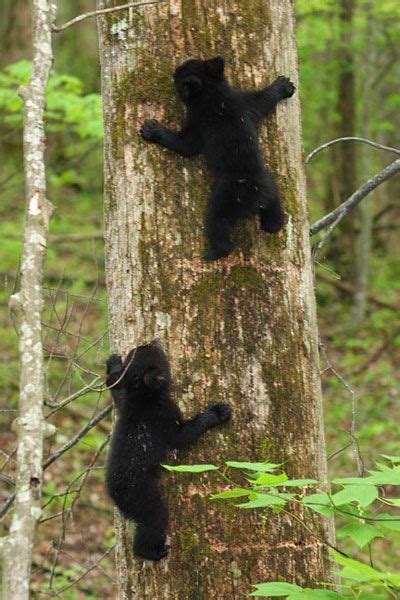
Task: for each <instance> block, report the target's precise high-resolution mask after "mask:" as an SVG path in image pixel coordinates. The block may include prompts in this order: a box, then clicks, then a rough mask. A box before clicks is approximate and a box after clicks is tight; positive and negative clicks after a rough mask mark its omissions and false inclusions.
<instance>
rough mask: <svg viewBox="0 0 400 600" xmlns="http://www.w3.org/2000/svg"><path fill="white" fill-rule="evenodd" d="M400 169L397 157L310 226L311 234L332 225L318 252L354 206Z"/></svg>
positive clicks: (399, 161)
mask: <svg viewBox="0 0 400 600" xmlns="http://www.w3.org/2000/svg"><path fill="white" fill-rule="evenodd" d="M399 171H400V159H397V160H395V161H394V162H392V163H391V164H390V165H389V166H387V167H386V168H385V169H383V170H382V171H380V172H379V173H377V174H376V175H374V176H373V177H371V179H369V180H368V181H367V182H366V183H364V185H362V186H361V187H360V188H359V189H358V190H356V191H355V192H354V194H352V195H351V196H350V198H348V199H347V200H345V202H343V203H342V204H341V205H340V206H338V207H337V208H335V210H333V211H332V212H330V213H329V214H327V215H325V216H324V217H322V219H319V221H317V222H316V223H314V224H313V225H312V226H311V228H310V236H313V235H315V234H316V233H318V232H319V231H321V229H324V228H325V227H327V226H328V225H330V226H331V227H330V228H329V230H328V232H327V234H326V235H325V237H324V238H323V240H321V242H319V243H318V244H317V246H318V252H319V251H320V250H321V248H322V246H323V245H324V244H325V242H326V241H327V239H328V238H329V237H330V235H331V234H332V231H333V230H334V228H335V227H337V225H338V224H339V223H340V221H341V220H342V219H343V218H344V217H345V216H346V215H347V214H348V213H349V212H350V211H351V210H353V208H355V207H356V206H357V205H358V204H359V203H360V202H361V200H362V199H363V198H365V196H367V195H368V194H370V193H371V192H372V191H373V190H374V189H375V188H377V187H378V186H379V185H381V184H382V183H383V182H384V181H386V180H387V179H390V177H393V175H396V173H398V172H399Z"/></svg>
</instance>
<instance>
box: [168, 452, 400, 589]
mask: <svg viewBox="0 0 400 600" xmlns="http://www.w3.org/2000/svg"><path fill="white" fill-rule="evenodd" d="M383 458H384V461H376V463H375V466H376V469H374V470H371V471H370V475H368V476H366V477H342V478H336V479H334V480H333V481H332V482H331V484H330V485H329V486H327V485H326V484H324V483H321V482H318V481H316V480H315V479H289V477H288V476H287V474H286V473H285V472H284V471H283V470H281V467H280V465H277V464H273V463H251V462H237V461H227V462H226V467H225V468H224V469H221V468H218V467H216V466H215V465H178V466H175V467H166V468H168V469H169V470H173V471H185V472H191V473H196V472H203V471H206V470H214V471H217V473H219V474H220V476H221V477H222V479H223V481H224V482H225V483H226V482H228V489H226V490H224V491H222V492H219V493H215V494H212V495H211V499H212V500H219V501H221V500H222V501H229V500H237V499H238V498H240V499H243V501H241V502H239V503H238V504H235V506H237V507H239V508H240V509H243V510H254V509H260V508H262V509H265V510H266V511H273V512H277V513H279V512H281V511H284V512H286V513H288V514H290V513H291V511H292V510H293V506H295V505H296V504H298V505H302V506H303V507H304V508H305V509H307V510H309V511H313V512H316V513H319V514H322V515H324V516H331V515H335V516H336V517H338V518H340V519H342V520H343V519H345V520H346V521H347V523H346V525H343V526H342V527H340V529H338V538H339V539H344V538H348V539H350V540H351V541H352V542H353V543H355V545H356V547H357V548H358V549H362V548H363V547H364V546H366V545H368V544H371V542H372V541H373V540H375V539H377V538H385V537H386V534H387V532H388V530H390V531H398V532H400V512H398V514H396V512H395V509H396V508H397V507H399V506H400V499H398V498H388V497H387V493H386V492H385V491H384V489H383V488H382V486H383V485H390V486H391V487H393V486H399V487H400V457H398V456H391V455H384V456H383ZM210 467H211V468H210ZM232 473H233V475H232ZM236 474H238V476H239V477H241V479H242V480H244V481H246V482H247V484H246V485H241V486H239V485H237V483H236V481H235V479H236ZM287 488H289V489H290V490H291V491H290V492H288V491H287ZM296 488H298V490H297V491H296ZM331 488H333V489H331ZM382 506H386V507H390V508H391V511H392V512H391V513H390V514H388V513H383V511H382ZM393 511H394V514H393ZM331 553H332V559H333V561H334V562H335V563H336V565H338V566H340V567H343V568H342V569H341V571H340V576H341V578H342V579H343V580H344V581H345V582H346V583H345V584H343V585H342V586H341V593H337V592H335V591H330V590H326V589H322V588H321V589H310V588H301V587H300V586H298V585H294V584H292V583H286V582H269V583H260V584H258V585H257V586H255V587H256V589H255V590H254V591H253V592H252V593H251V595H252V596H259V597H274V596H280V597H286V598H288V599H289V600H290V599H291V600H295V599H297V598H299V600H300V599H305V598H311V599H315V600H331V599H332V600H333V599H335V598H351V597H357V598H364V600H367V599H369V600H377V599H378V598H386V597H388V594H389V595H390V594H391V592H392V590H394V591H396V592H399V593H400V573H398V574H396V573H392V572H390V571H386V570H377V569H376V568H375V567H372V566H370V565H368V564H366V563H363V562H361V561H359V560H357V559H355V558H352V557H349V556H347V555H345V554H343V553H342V552H339V551H335V550H332V549H331ZM376 594H378V595H376Z"/></svg>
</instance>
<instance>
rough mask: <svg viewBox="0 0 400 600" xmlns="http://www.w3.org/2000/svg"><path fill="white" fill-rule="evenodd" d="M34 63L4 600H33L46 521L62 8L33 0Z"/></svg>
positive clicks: (27, 96) (17, 297) (26, 97)
mask: <svg viewBox="0 0 400 600" xmlns="http://www.w3.org/2000/svg"><path fill="white" fill-rule="evenodd" d="M31 9H32V29H33V32H32V37H33V62H32V71H31V75H30V78H29V84H28V86H27V87H25V88H22V89H21V90H20V95H21V96H22V98H23V101H24V170H25V194H26V213H25V225H24V243H23V252H22V261H21V289H20V291H19V292H18V293H16V294H13V295H12V296H11V298H10V309H11V311H12V312H13V313H14V318H15V320H16V322H17V323H18V325H19V353H20V383H19V401H18V418H17V419H16V420H15V421H14V423H13V429H14V430H15V431H16V433H17V472H16V478H15V502H14V511H13V517H12V521H11V526H10V531H9V533H8V535H7V536H6V537H5V538H4V539H2V553H3V584H2V592H3V594H2V598H3V600H28V598H29V580H30V573H31V562H32V551H33V542H34V536H35V531H36V525H37V523H38V521H39V519H40V517H41V514H42V511H41V508H40V504H41V494H42V459H43V439H44V437H45V434H46V423H45V420H44V415H43V402H44V389H43V388H44V386H43V345H42V325H41V313H42V307H43V295H42V278H43V264H44V259H45V255H46V246H47V237H48V232H49V221H50V217H51V214H52V211H53V206H52V204H51V203H50V202H49V201H48V200H47V198H46V169H45V159H44V152H45V134H44V109H45V94H46V87H47V81H48V77H49V73H50V69H51V65H52V63H53V50H52V43H51V42H52V40H51V28H52V26H53V22H54V18H55V14H56V7H55V5H54V4H53V3H52V2H51V1H48V0H32V2H31Z"/></svg>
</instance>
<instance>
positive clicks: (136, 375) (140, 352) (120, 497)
mask: <svg viewBox="0 0 400 600" xmlns="http://www.w3.org/2000/svg"><path fill="white" fill-rule="evenodd" d="M171 383H172V380H171V371H170V367H169V363H168V359H167V357H166V355H165V352H164V350H163V347H162V345H161V342H160V340H158V339H155V340H153V341H152V342H151V343H150V344H147V345H145V346H139V347H138V348H135V349H133V350H131V352H130V353H129V354H128V356H127V357H126V359H125V362H124V363H123V362H122V360H121V357H120V356H117V355H115V354H114V355H112V356H110V358H109V359H108V361H107V386H108V387H111V388H112V395H113V399H114V402H115V405H116V408H117V415H118V418H117V422H116V424H115V427H114V431H113V434H112V438H111V447H110V452H109V454H108V461H107V468H106V484H107V489H108V492H109V494H110V496H111V498H112V500H113V501H114V503H115V504H116V506H117V507H118V508H119V510H120V511H121V512H122V514H123V515H124V516H125V517H126V518H127V519H131V520H133V521H135V522H136V525H137V527H136V536H135V541H134V545H133V551H134V553H135V554H136V555H137V556H140V557H142V558H145V559H148V560H160V559H161V558H163V557H164V556H166V555H167V554H168V546H166V544H165V541H166V531H167V526H168V509H167V506H166V504H165V502H164V501H163V499H162V497H161V493H160V490H159V488H158V482H157V480H158V478H159V477H160V475H161V467H160V463H161V462H162V461H163V460H164V459H165V456H166V453H167V451H168V450H172V449H183V448H188V447H189V446H190V445H191V444H192V443H193V442H195V441H196V440H197V439H198V438H199V437H200V436H201V435H202V434H203V433H205V432H206V431H207V430H208V429H210V428H211V427H215V426H216V425H221V424H222V423H225V422H226V421H229V419H230V417H231V409H230V407H229V406H228V405H227V404H222V403H218V404H211V405H210V406H209V407H208V408H207V409H206V410H205V411H204V412H200V413H198V414H197V415H196V416H195V417H193V418H192V419H189V420H188V421H184V419H183V417H182V414H181V412H180V410H179V408H178V407H177V406H176V404H175V403H174V402H173V401H172V399H171Z"/></svg>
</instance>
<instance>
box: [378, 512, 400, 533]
mask: <svg viewBox="0 0 400 600" xmlns="http://www.w3.org/2000/svg"><path fill="white" fill-rule="evenodd" d="M376 519H377V521H376V523H377V525H379V527H383V529H388V530H389V531H398V532H400V517H394V516H393V515H389V513H380V514H379V515H376Z"/></svg>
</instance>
